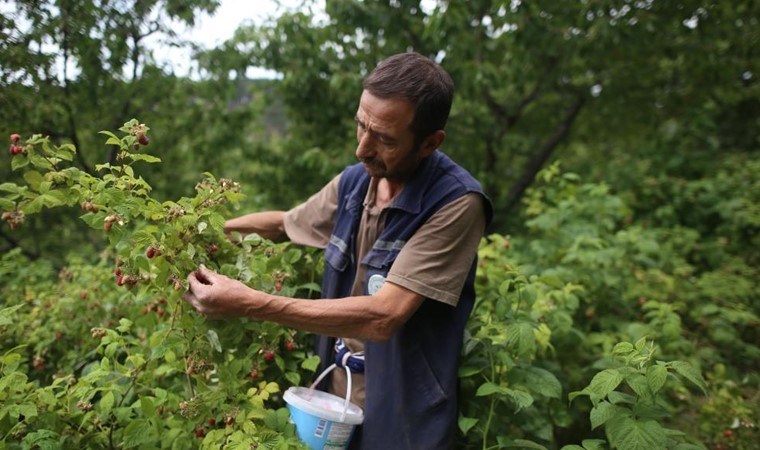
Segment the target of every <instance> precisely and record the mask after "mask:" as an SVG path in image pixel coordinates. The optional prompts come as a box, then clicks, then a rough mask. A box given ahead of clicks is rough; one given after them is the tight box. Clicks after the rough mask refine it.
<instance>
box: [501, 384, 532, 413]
mask: <svg viewBox="0 0 760 450" xmlns="http://www.w3.org/2000/svg"><path fill="white" fill-rule="evenodd" d="M506 394H507V396H508V397H509V399H510V400H512V402H514V404H515V405H516V406H517V411H515V412H518V411H520V410H521V409H523V408H528V407H529V406H530V405H532V404H533V396H532V395H530V394H528V393H527V392H523V391H518V390H514V389H507V390H506Z"/></svg>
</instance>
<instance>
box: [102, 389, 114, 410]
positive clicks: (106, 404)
mask: <svg viewBox="0 0 760 450" xmlns="http://www.w3.org/2000/svg"><path fill="white" fill-rule="evenodd" d="M114 401H115V399H114V395H113V391H108V392H106V393H105V394H103V397H101V398H100V404H99V405H98V408H99V409H100V411H101V412H104V413H106V414H107V413H110V412H111V410H112V409H113V405H114Z"/></svg>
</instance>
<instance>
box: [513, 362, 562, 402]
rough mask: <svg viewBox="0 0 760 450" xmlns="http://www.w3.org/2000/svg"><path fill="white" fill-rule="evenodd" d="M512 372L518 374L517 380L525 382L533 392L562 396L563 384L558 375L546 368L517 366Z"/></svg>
mask: <svg viewBox="0 0 760 450" xmlns="http://www.w3.org/2000/svg"><path fill="white" fill-rule="evenodd" d="M512 373H514V374H515V375H517V377H516V378H517V380H516V381H518V382H519V383H521V384H523V385H524V386H525V387H527V388H528V389H529V390H530V391H531V392H535V393H538V394H541V395H543V396H545V397H549V398H560V397H561V396H562V385H561V384H560V382H559V380H558V379H557V377H555V376H554V374H553V373H551V372H549V371H548V370H546V369H542V368H540V367H534V366H526V367H519V368H515V369H513V370H512Z"/></svg>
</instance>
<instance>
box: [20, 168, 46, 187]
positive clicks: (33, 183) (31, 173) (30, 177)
mask: <svg viewBox="0 0 760 450" xmlns="http://www.w3.org/2000/svg"><path fill="white" fill-rule="evenodd" d="M24 181H26V184H28V185H29V187H31V188H32V189H33V190H35V191H36V190H39V188H40V183H42V182H43V181H44V179H43V178H42V174H41V173H39V172H37V171H36V170H28V171H26V172H25V173H24Z"/></svg>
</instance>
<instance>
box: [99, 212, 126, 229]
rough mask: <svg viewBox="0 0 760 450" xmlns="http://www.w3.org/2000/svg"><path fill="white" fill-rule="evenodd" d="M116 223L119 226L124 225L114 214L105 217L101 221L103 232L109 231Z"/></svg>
mask: <svg viewBox="0 0 760 450" xmlns="http://www.w3.org/2000/svg"><path fill="white" fill-rule="evenodd" d="M114 223H118V224H119V226H123V225H124V221H123V220H122V219H121V217H119V216H118V215H116V214H111V215H108V216H106V218H105V219H104V220H103V230H104V231H106V232H109V231H111V228H113V224H114Z"/></svg>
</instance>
